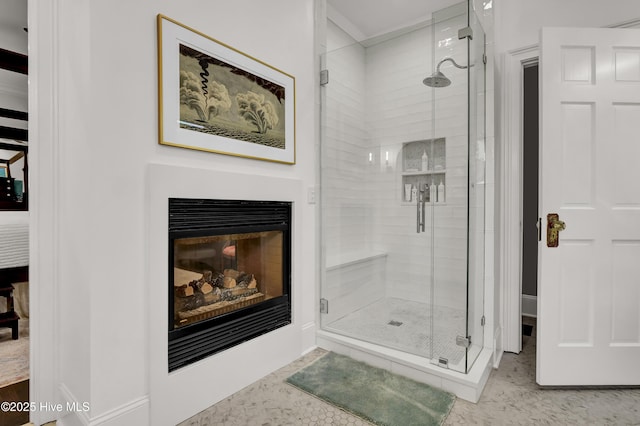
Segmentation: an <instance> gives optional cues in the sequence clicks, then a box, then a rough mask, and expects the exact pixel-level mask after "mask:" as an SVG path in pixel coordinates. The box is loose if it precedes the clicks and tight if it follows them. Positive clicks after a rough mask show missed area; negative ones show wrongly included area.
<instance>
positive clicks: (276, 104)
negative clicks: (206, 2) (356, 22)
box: [157, 14, 296, 164]
mask: <svg viewBox="0 0 640 426" xmlns="http://www.w3.org/2000/svg"><path fill="white" fill-rule="evenodd" d="M157 21H158V106H159V142H160V144H161V145H171V146H177V147H181V148H188V149H195V150H200V151H208V152H215V153H219V154H226V155H234V156H238V157H245V158H253V159H259V160H266V161H273V162H278V163H284V164H295V161H296V157H295V156H296V151H295V150H296V141H295V137H296V135H295V78H294V77H293V76H292V75H289V74H287V73H285V72H283V71H281V70H279V69H277V68H275V67H273V66H271V65H269V64H267V63H265V62H262V61H260V60H258V59H256V58H253V57H251V56H249V55H247V54H245V53H242V52H241V51H239V50H237V49H234V48H233V47H231V46H229V45H226V44H224V43H222V42H220V41H218V40H216V39H214V38H211V37H209V36H207V35H205V34H203V33H201V32H199V31H196V30H194V29H192V28H189V27H187V26H185V25H183V24H181V23H179V22H177V21H175V20H173V19H171V18H168V17H166V16H164V15H162V14H158V16H157Z"/></svg>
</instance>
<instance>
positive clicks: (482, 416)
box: [179, 319, 640, 426]
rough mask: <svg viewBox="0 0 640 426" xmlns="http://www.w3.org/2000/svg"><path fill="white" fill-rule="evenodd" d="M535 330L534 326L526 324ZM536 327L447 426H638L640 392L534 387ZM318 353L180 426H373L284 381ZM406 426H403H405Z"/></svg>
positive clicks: (454, 410) (453, 413) (460, 404)
mask: <svg viewBox="0 0 640 426" xmlns="http://www.w3.org/2000/svg"><path fill="white" fill-rule="evenodd" d="M526 321H527V322H529V323H531V324H533V325H535V320H533V321H532V320H531V319H526ZM535 352H536V341H535V326H534V329H533V334H532V336H531V337H528V336H525V337H523V351H522V353H520V354H517V355H516V354H512V353H505V354H504V356H503V358H502V361H501V363H500V368H499V369H497V370H493V371H492V373H491V376H490V378H489V381H488V383H487V386H486V387H485V390H484V392H483V394H482V397H481V398H480V401H479V402H478V403H477V404H472V403H470V402H467V401H463V400H461V399H457V400H456V402H455V404H454V406H453V408H452V410H451V413H450V414H449V416H448V417H447V419H446V420H445V422H444V424H445V425H492V426H493V425H640V389H625V390H557V389H554V390H548V389H540V387H538V385H536V383H535ZM324 353H325V351H324V350H322V349H316V350H314V351H312V352H311V353H309V354H307V355H305V356H303V357H301V358H300V359H298V360H296V361H295V362H293V363H292V364H289V365H287V366H286V367H284V368H282V369H280V370H278V371H276V372H274V373H272V374H270V375H269V376H267V377H265V378H264V379H262V380H259V381H258V382H256V383H254V384H252V385H251V386H249V387H247V388H245V389H243V390H241V391H240V392H238V393H236V394H234V395H232V396H230V397H229V398H227V399H225V400H224V401H220V402H219V403H217V404H215V405H213V406H211V407H209V408H208V409H206V410H204V411H203V412H202V413H200V414H198V415H196V416H194V417H192V418H190V419H188V420H186V421H184V422H182V423H181V424H180V425H179V426H213V425H215V426H240V425H242V426H247V425H258V426H281V425H317V426H321V425H369V423H368V422H366V421H364V420H362V419H360V418H358V417H355V416H352V415H350V414H348V413H345V412H343V411H341V410H340V409H338V408H335V407H333V406H331V405H329V404H327V403H325V402H323V401H321V400H319V399H317V398H315V397H313V396H311V395H308V394H306V393H304V392H302V391H300V390H298V389H296V388H294V387H293V386H291V385H288V384H287V383H285V382H284V380H285V379H286V378H287V377H288V376H290V375H291V374H293V373H294V372H295V371H297V370H299V369H301V368H302V367H304V366H306V365H308V364H309V363H311V362H313V361H314V360H315V359H317V358H318V357H320V356H322V355H323V354H324ZM402 426H405V425H402Z"/></svg>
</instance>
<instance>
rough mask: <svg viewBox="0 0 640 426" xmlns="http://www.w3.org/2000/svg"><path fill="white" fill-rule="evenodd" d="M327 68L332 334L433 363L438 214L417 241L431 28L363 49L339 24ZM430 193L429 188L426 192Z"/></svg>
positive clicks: (327, 306)
mask: <svg viewBox="0 0 640 426" xmlns="http://www.w3.org/2000/svg"><path fill="white" fill-rule="evenodd" d="M327 32H328V36H327V38H328V42H327V44H328V46H327V53H326V55H325V56H324V57H323V58H322V59H323V62H324V64H323V68H325V69H327V70H328V83H327V84H325V85H323V86H322V89H321V97H322V103H321V108H322V114H321V116H322V118H321V146H320V150H321V155H320V163H321V185H320V187H321V190H320V194H321V196H320V203H321V241H322V267H321V271H322V274H323V276H322V286H321V298H322V299H323V300H322V304H323V309H324V311H325V312H326V313H323V314H321V326H322V328H323V329H324V330H327V331H331V332H334V333H338V334H341V335H344V336H349V337H353V338H356V339H359V340H362V341H366V342H370V343H374V344H377V345H382V346H385V347H388V348H393V349H397V350H399V351H402V352H406V353H411V354H415V355H419V356H421V357H424V358H429V359H430V358H431V357H432V353H431V337H430V329H431V322H430V318H431V312H430V310H429V300H430V296H431V281H432V276H431V269H432V268H431V250H430V247H431V229H430V226H429V223H430V222H431V213H430V211H429V209H428V206H427V208H425V221H426V222H427V226H425V228H424V232H422V231H421V232H420V233H418V232H417V228H418V225H417V217H418V216H417V207H418V202H417V198H418V196H419V195H420V190H423V191H424V183H425V182H426V178H427V176H428V175H427V174H426V171H425V173H422V170H421V168H422V156H423V155H425V156H430V155H431V151H430V150H431V149H432V146H433V143H432V141H431V136H430V135H431V134H432V131H431V128H430V126H431V121H430V116H431V111H430V109H431V99H430V96H431V94H430V91H429V90H427V88H426V87H425V86H424V85H423V84H422V80H423V79H424V78H425V75H426V73H427V72H428V70H430V69H431V63H430V61H431V55H430V53H429V52H430V50H431V46H430V44H431V43H430V41H431V31H430V28H429V27H428V26H427V25H423V26H421V27H419V28H416V29H413V30H412V31H410V32H408V33H404V34H402V35H400V36H390V37H388V38H386V39H384V40H381V41H379V42H377V43H371V44H366V45H364V44H360V43H356V42H355V41H354V40H353V39H351V38H350V37H349V36H348V35H347V34H346V33H345V32H344V31H342V30H341V29H340V28H338V27H337V26H336V25H335V24H333V23H332V22H331V21H329V22H328V31H327ZM419 184H420V187H418V186H419ZM405 188H406V189H405Z"/></svg>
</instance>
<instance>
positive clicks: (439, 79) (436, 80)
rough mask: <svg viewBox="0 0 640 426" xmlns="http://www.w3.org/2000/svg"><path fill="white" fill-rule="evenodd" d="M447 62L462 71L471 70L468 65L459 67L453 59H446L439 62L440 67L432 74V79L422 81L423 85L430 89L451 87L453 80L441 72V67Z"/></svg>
mask: <svg viewBox="0 0 640 426" xmlns="http://www.w3.org/2000/svg"><path fill="white" fill-rule="evenodd" d="M446 61H449V62H451V63H452V64H453V65H454V66H455V67H456V68H460V69H465V68H469V66H467V65H458V64H457V63H456V61H454V60H453V58H444V59H443V60H441V61H440V62H438V66H437V67H436V72H434V73H433V74H431V76H430V77H427V78H425V79H424V80H422V83H423V84H424V85H426V86H429V87H447V86H448V85H450V84H451V80H449V79H448V78H447V77H446V76H445V75H444V74H442V73H441V72H440V65H442V64H443V62H446ZM471 66H473V64H471Z"/></svg>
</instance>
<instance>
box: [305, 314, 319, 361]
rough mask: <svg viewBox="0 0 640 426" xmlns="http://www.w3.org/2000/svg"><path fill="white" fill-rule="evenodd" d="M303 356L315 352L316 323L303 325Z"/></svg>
mask: <svg viewBox="0 0 640 426" xmlns="http://www.w3.org/2000/svg"><path fill="white" fill-rule="evenodd" d="M301 331H302V354H303V355H304V354H306V353H309V352H311V351H312V350H314V349H315V348H316V347H317V345H316V323H315V321H311V322H308V323H306V324H303V325H302V330H301Z"/></svg>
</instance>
